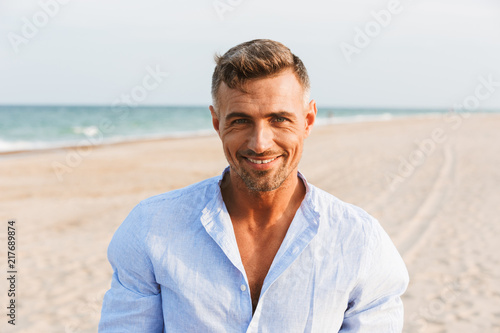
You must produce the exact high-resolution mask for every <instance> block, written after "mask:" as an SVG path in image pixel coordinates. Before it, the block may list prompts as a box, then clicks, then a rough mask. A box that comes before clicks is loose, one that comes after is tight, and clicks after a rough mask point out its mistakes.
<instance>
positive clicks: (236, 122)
mask: <svg viewBox="0 0 500 333" xmlns="http://www.w3.org/2000/svg"><path fill="white" fill-rule="evenodd" d="M246 123H248V119H244V118H240V119H236V120H233V124H235V125H239V124H246Z"/></svg>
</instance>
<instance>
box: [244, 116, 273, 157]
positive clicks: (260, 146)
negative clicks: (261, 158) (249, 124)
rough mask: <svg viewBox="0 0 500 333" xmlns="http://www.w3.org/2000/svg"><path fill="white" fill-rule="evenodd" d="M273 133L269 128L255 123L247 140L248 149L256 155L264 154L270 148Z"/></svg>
mask: <svg viewBox="0 0 500 333" xmlns="http://www.w3.org/2000/svg"><path fill="white" fill-rule="evenodd" d="M273 137H274V133H273V131H272V129H271V128H269V126H266V125H265V124H261V123H257V124H255V126H254V127H253V129H252V132H251V133H250V137H249V138H248V148H249V149H251V150H253V151H254V152H255V153H257V154H261V153H264V152H265V151H267V150H269V149H270V148H271V147H272V143H273Z"/></svg>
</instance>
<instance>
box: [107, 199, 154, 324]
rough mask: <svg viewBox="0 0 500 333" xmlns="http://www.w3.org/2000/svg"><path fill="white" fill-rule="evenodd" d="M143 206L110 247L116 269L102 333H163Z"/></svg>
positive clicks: (115, 237)
mask: <svg viewBox="0 0 500 333" xmlns="http://www.w3.org/2000/svg"><path fill="white" fill-rule="evenodd" d="M141 211H142V209H141V205H140V204H139V205H138V206H136V207H135V208H134V209H133V210H132V212H131V213H130V214H129V215H128V217H127V218H126V219H125V221H124V222H123V223H122V225H121V226H120V227H119V228H118V230H117V231H116V233H115V234H114V236H113V239H112V240H111V243H110V245H109V247H108V259H109V262H110V264H111V267H112V268H113V277H112V281H111V288H110V289H109V290H108V291H107V292H106V294H105V296H104V301H103V305H102V311H101V320H100V322H99V332H102V333H104V332H106V333H107V332H162V331H163V314H162V305H161V294H160V287H159V285H158V283H156V279H155V274H154V270H153V265H152V263H151V260H150V258H149V256H148V254H147V251H145V247H144V242H145V240H146V235H147V230H145V229H146V228H145V227H144V224H145V223H144V222H145V220H144V219H145V217H144V216H143V214H142V213H141Z"/></svg>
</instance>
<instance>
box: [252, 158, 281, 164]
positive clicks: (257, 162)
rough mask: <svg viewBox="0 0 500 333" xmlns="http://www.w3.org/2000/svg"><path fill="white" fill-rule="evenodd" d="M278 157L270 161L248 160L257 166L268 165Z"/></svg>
mask: <svg viewBox="0 0 500 333" xmlns="http://www.w3.org/2000/svg"><path fill="white" fill-rule="evenodd" d="M276 158H277V157H275V158H271V159H270V160H252V159H251V158H248V160H249V161H250V162H252V163H255V164H266V163H269V162H272V161H274V160H275V159H276Z"/></svg>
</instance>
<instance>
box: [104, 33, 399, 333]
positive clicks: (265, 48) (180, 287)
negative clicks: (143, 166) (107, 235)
mask: <svg viewBox="0 0 500 333" xmlns="http://www.w3.org/2000/svg"><path fill="white" fill-rule="evenodd" d="M216 62H217V65H216V68H215V71H214V74H213V80H212V97H213V105H212V106H210V112H211V113H212V122H213V127H214V129H215V130H216V131H217V133H218V135H219V137H220V139H221V141H222V145H223V149H224V153H225V155H226V158H227V161H228V162H229V167H228V168H227V169H226V170H225V171H224V172H223V174H222V175H221V176H219V177H215V178H211V179H208V180H205V181H202V182H200V183H198V184H194V185H191V186H188V187H187V188H184V189H180V190H175V191H172V192H169V193H165V194H162V195H158V196H155V197H153V198H150V199H147V200H145V201H143V202H141V203H140V204H139V205H138V206H137V207H135V208H134V210H133V211H132V212H131V213H130V215H129V216H128V217H127V219H126V220H125V221H124V222H123V224H122V225H121V226H120V228H119V229H118V230H117V232H116V234H115V235H114V237H113V240H112V241H111V244H110V246H109V250H108V257H109V260H110V263H111V265H112V267H113V270H114V274H113V279H112V284H111V289H110V290H109V291H108V292H107V293H106V295H105V298H104V303H103V309H102V317H101V322H100V326H99V328H100V331H101V332H162V331H164V332H287V333H290V332H370V333H373V332H383V333H388V332H401V330H402V325H403V323H402V321H403V319H402V317H403V306H402V303H401V300H400V295H401V294H402V293H403V292H404V291H405V289H406V287H407V284H408V274H407V271H406V268H405V266H404V263H403V261H402V259H401V257H400V256H399V254H398V252H397V250H396V249H395V247H394V245H393V244H392V242H391V241H390V239H389V237H388V236H387V234H386V233H385V232H384V231H383V230H382V228H381V227H380V225H379V223H378V222H377V221H376V220H375V219H374V218H372V217H370V216H369V215H368V214H367V213H365V212H364V211H363V210H361V209H359V208H357V207H354V206H352V205H349V204H346V203H344V202H342V201H340V200H338V199H337V198H335V197H333V196H332V195H330V194H328V193H326V192H323V191H321V190H320V189H318V188H316V187H314V186H313V185H311V184H309V183H307V181H306V180H305V178H304V176H303V175H301V174H300V173H299V172H298V164H299V160H300V157H301V155H302V147H303V142H304V139H305V138H306V137H307V136H308V135H309V133H310V132H311V129H312V126H313V124H314V120H315V118H316V111H317V110H316V102H315V101H314V100H312V101H310V102H309V79H308V75H307V72H306V69H305V67H304V65H303V64H302V61H301V60H300V59H299V58H298V57H296V56H295V55H293V54H292V53H291V52H290V50H289V49H288V48H287V47H285V46H284V45H282V44H280V43H278V42H274V41H271V40H253V41H250V42H246V43H243V44H240V45H238V46H235V47H233V48H232V49H230V50H229V51H228V52H227V53H226V54H224V55H223V56H222V57H217V58H216Z"/></svg>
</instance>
